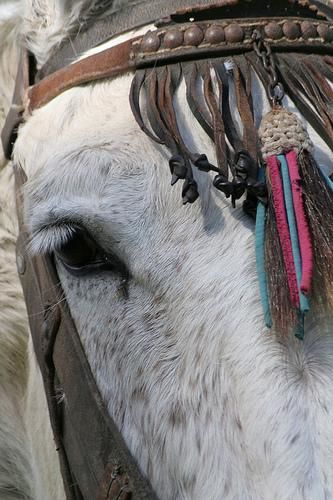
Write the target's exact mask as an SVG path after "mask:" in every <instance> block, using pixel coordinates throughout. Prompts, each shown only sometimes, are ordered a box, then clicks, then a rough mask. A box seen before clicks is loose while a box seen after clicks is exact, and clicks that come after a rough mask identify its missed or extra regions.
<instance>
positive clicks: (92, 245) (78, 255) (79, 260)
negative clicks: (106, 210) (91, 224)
mask: <svg viewBox="0 0 333 500" xmlns="http://www.w3.org/2000/svg"><path fill="white" fill-rule="evenodd" d="M54 253H55V255H56V257H57V258H58V259H59V260H60V261H61V262H62V264H63V265H64V266H65V268H66V269H67V270H68V271H69V272H71V273H72V274H77V275H82V274H87V273H89V272H93V271H103V270H104V271H111V272H114V273H117V274H118V275H120V276H121V277H122V278H125V279H127V278H128V277H129V273H128V270H127V267H126V266H125V264H124V263H123V262H122V261H121V260H120V259H119V257H117V256H116V255H114V254H111V253H106V252H105V251H104V250H102V249H101V247H100V246H99V245H98V244H97V243H96V241H95V240H94V239H93V238H92V237H91V236H90V235H89V233H88V232H87V231H85V230H84V229H83V228H80V227H74V228H73V232H72V234H71V236H70V238H69V239H68V240H67V241H66V243H64V244H63V245H61V246H59V247H58V248H57V249H56V250H55V252H54Z"/></svg>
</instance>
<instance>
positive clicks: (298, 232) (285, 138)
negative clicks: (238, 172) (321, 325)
mask: <svg viewBox="0 0 333 500" xmlns="http://www.w3.org/2000/svg"><path fill="white" fill-rule="evenodd" d="M259 134H260V138H261V142H262V152H263V157H264V159H265V163H266V169H267V186H268V192H269V199H270V202H271V203H272V205H273V208H274V214H275V224H276V228H277V234H278V238H279V244H277V245H276V249H277V250H276V251H278V249H279V248H281V252H282V261H283V265H284V269H285V273H286V276H287V283H288V289H289V290H288V292H289V296H290V302H291V305H292V307H293V308H294V310H295V313H296V315H295V318H296V323H294V324H293V325H290V327H291V329H292V330H293V331H294V334H295V336H296V337H297V338H299V339H302V338H303V337H304V316H305V313H306V312H308V311H309V308H310V304H309V299H308V296H309V294H310V291H311V287H312V278H313V266H314V254H313V242H312V232H311V229H310V226H309V221H308V218H309V217H308V214H307V212H306V204H305V203H304V196H306V193H304V192H303V188H302V172H301V165H300V163H299V161H298V155H299V154H300V152H304V151H308V152H310V151H311V149H312V144H311V142H310V139H309V137H308V135H307V133H306V131H305V129H304V127H303V126H302V124H301V123H300V121H299V120H298V118H297V117H296V115H294V114H293V113H290V112H289V111H287V110H285V109H283V108H281V107H276V108H274V109H273V110H272V111H271V112H270V113H268V114H267V115H266V116H265V117H264V119H263V121H262V124H261V126H260V130H259ZM266 265H267V268H268V266H269V268H270V272H274V269H273V270H272V266H274V262H268V263H267V264H266ZM275 272H277V270H275ZM286 293H287V291H286ZM271 295H272V296H274V297H276V295H277V294H273V293H272V294H271ZM263 306H264V311H266V310H267V305H266V304H265V302H264V301H263ZM270 309H271V311H272V317H273V320H274V318H275V319H277V320H279V319H281V318H279V317H277V316H278V315H279V314H280V311H282V310H283V308H282V305H281V304H278V303H276V304H271V308H270ZM294 321H295V320H294ZM277 323H281V321H277Z"/></svg>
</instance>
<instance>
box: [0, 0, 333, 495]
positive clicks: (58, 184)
mask: <svg viewBox="0 0 333 500" xmlns="http://www.w3.org/2000/svg"><path fill="white" fill-rule="evenodd" d="M34 4H35V5H40V2H34ZM27 5H28V7H27V8H28V10H29V9H31V7H30V6H29V4H28V2H27ZM43 5H44V7H43V8H45V9H46V11H43V12H44V13H45V12H47V13H48V14H49V15H50V17H49V19H51V17H52V16H51V14H52V12H53V9H54V8H55V4H54V3H53V2H51V1H50V2H49V3H48V2H47V1H46V0H45V3H44V4H43ZM82 5H83V4H82ZM81 7H82V6H81ZM57 8H58V7H57ZM35 11H36V9H35ZM35 11H33V10H31V26H33V27H34V28H33V29H32V30H31V32H30V33H31V34H30V36H29V43H30V46H31V47H33V48H35V52H36V53H37V54H38V57H39V62H40V63H42V62H43V61H44V60H45V58H46V57H47V54H48V53H49V51H50V50H51V49H52V45H53V44H54V43H55V42H54V39H52V36H53V35H52V33H56V37H58V38H59V39H60V38H61V36H62V34H63V33H64V32H63V31H62V30H63V29H64V30H67V29H68V26H69V24H68V22H67V21H66V23H64V27H63V28H62V27H61V15H63V14H62V12H63V11H61V9H60V10H59V19H58V18H57V16H55V18H56V20H55V26H53V27H52V26H51V27H50V26H48V27H47V30H50V31H49V32H48V31H46V32H45V34H44V35H41V38H38V37H39V34H38V33H39V29H40V30H42V29H43V27H42V26H38V19H37V18H35V17H34V16H35V13H34V12H35ZM75 15H77V14H75ZM57 19H58V20H57ZM76 19H77V18H76ZM73 22H74V21H73ZM36 23H37V24H36ZM74 24H75V23H74ZM51 25H52V22H51ZM25 29H26V28H25ZM47 33H50V34H49V35H48V34H47ZM43 36H44V37H45V40H44V38H43ZM57 43H58V42H57ZM50 47H51V49H50ZM130 82H131V75H128V76H124V77H122V78H119V79H116V80H114V81H110V82H100V83H96V84H94V85H90V86H84V87H82V88H74V89H71V90H69V91H67V92H65V93H64V94H62V95H61V96H59V97H58V98H56V99H54V100H53V101H52V102H50V103H49V104H48V105H46V106H44V107H43V108H42V109H40V110H38V111H36V112H34V114H33V116H32V117H30V118H29V119H28V120H27V123H26V124H25V125H24V126H23V127H22V128H21V130H20V134H19V138H18V141H17V144H16V147H15V161H17V162H18V163H20V164H21V166H22V167H23V168H24V170H25V171H26V173H27V175H28V178H29V182H28V185H27V187H26V189H25V194H24V196H25V213H26V223H27V224H28V226H29V228H30V230H31V231H32V234H33V241H32V249H33V251H37V252H38V251H42V250H46V249H47V250H49V251H51V250H52V249H54V248H56V247H57V246H58V245H59V241H62V239H63V238H66V235H67V234H68V231H70V224H71V222H75V223H77V224H81V225H82V226H84V227H85V228H86V229H87V230H88V231H89V232H90V234H91V235H92V236H93V237H94V238H95V239H96V241H97V242H98V243H99V244H100V246H101V247H103V248H104V249H105V250H106V251H112V252H114V253H116V254H117V255H118V256H119V257H120V258H121V259H122V260H123V261H124V263H125V264H126V265H127V266H128V268H129V270H130V273H131V278H130V281H129V297H128V299H125V298H124V296H123V295H122V294H121V293H120V289H119V286H120V280H119V278H118V277H117V276H116V275H114V274H112V273H109V272H101V273H96V274H95V275H90V276H86V277H84V278H78V277H73V276H72V275H70V274H69V273H68V272H67V271H66V270H65V269H64V267H63V266H62V265H61V263H60V262H59V263H58V271H59V275H60V279H61V282H62V285H63V287H64V291H65V294H66V297H67V300H68V303H69V306H70V309H71V313H72V316H73V318H74V321H75V322H76V325H77V328H78V331H79V333H80V336H81V339H82V342H83V345H84V347H85V350H86V353H87V356H88V359H89V362H90V364H91V367H92V370H93V373H94V375H95V377H96V381H97V384H98V386H99V389H100V391H101V394H102V396H103V398H104V400H105V401H106V403H107V405H108V409H109V412H110V414H111V415H112V416H113V418H114V419H115V421H116V423H117V425H118V428H119V429H120V431H121V432H122V434H123V436H124V439H125V440H126V442H127V444H128V446H129V448H130V450H131V452H132V454H133V455H134V457H135V458H136V460H137V461H138V464H139V466H140V467H141V469H142V471H143V472H144V473H145V474H147V476H148V477H149V479H150V480H151V482H152V485H153V487H154V488H155V490H156V492H157V493H158V495H159V497H160V498H161V499H166V500H169V499H175V500H176V499H177V500H178V499H187V500H201V499H204V498H205V499H209V500H215V499H216V500H221V499H222V500H231V499H240V500H274V499H276V500H301V499H306V500H324V499H325V500H328V499H331V498H333V470H332V466H331V462H332V455H333V425H332V424H333V337H332V321H331V319H330V318H324V317H316V318H314V319H313V320H310V321H309V323H308V326H307V332H306V337H305V341H304V342H303V343H301V342H299V341H297V340H295V339H293V338H289V339H285V340H284V341H282V340H277V339H276V338H275V337H274V336H273V335H272V334H271V333H270V332H269V331H268V330H267V329H265V327H264V326H263V318H262V311H261V305H260V301H259V296H258V286H257V278H256V272H255V259H254V241H253V224H252V223H251V222H250V221H249V220H248V219H247V217H246V216H245V215H243V214H242V211H241V209H240V208H238V209H236V210H233V209H232V208H231V207H230V204H229V202H228V201H226V200H225V199H224V198H223V196H222V195H220V193H218V192H217V191H216V190H213V188H212V187H211V180H210V179H209V177H208V176H207V175H206V174H202V173H196V178H197V181H198V184H199V190H200V195H201V196H200V199H199V200H198V201H197V202H196V203H195V204H194V205H192V206H185V207H183V206H182V205H181V196H180V191H181V186H178V185H177V186H175V187H174V188H171V187H170V173H169V171H168V161H167V160H168V153H167V152H166V151H165V150H164V149H163V148H161V147H157V146H156V145H155V144H153V143H152V142H151V141H150V140H149V139H148V138H147V137H146V136H145V135H144V134H143V133H142V132H140V130H139V129H138V127H137V125H136V123H135V122H134V119H133V117H132V114H131V111H130V108H129V104H128V93H129V86H130ZM184 102H185V96H184V88H183V87H182V88H181V90H180V93H179V96H178V107H179V112H178V116H179V119H180V120H181V121H182V130H184V133H186V134H187V140H188V141H190V142H191V144H192V145H193V149H195V150H196V151H198V152H206V153H208V154H209V156H210V157H212V156H213V148H212V144H211V143H210V141H209V139H208V138H207V137H206V136H205V135H204V134H203V132H202V131H201V129H200V128H199V126H198V125H197V124H196V123H195V122H194V121H193V118H192V117H191V116H190V114H189V112H188V111H187V106H185V105H184ZM266 105H267V103H266V102H265V100H264V98H263V95H262V90H261V89H259V88H258V91H257V95H256V100H255V109H256V113H257V115H258V117H257V118H258V120H259V117H260V116H261V115H262V114H263V112H264V110H265V106H266ZM312 135H313V137H314V142H315V143H316V144H317V152H316V154H317V158H318V160H319V162H320V163H323V164H324V163H325V161H326V158H327V156H330V153H329V152H328V151H327V150H325V148H324V146H323V143H322V141H321V140H320V139H319V138H318V137H316V136H314V134H313V132H312ZM69 221H70V222H69ZM55 225H56V226H57V228H55ZM59 225H60V227H61V228H62V229H60V230H59ZM56 229H57V230H56ZM8 259H9V257H8ZM12 268H13V265H12V267H11V269H12ZM12 272H13V269H12ZM8 338H11V337H10V335H8ZM22 338H25V337H24V335H23V332H22ZM12 352H14V350H12ZM29 352H30V354H29V357H26V358H25V359H26V363H27V367H28V372H29V379H28V384H27V389H26V390H25V396H26V397H25V399H24V401H25V403H24V405H23V407H22V411H23V412H24V420H25V424H26V427H27V442H28V443H29V445H28V446H25V447H24V448H23V450H24V453H25V454H27V455H28V456H30V457H33V460H31V461H30V462H31V469H32V471H33V474H32V478H31V481H30V483H29V493H28V492H25V493H26V494H27V496H29V494H30V490H31V492H32V493H31V496H32V498H34V499H37V500H42V499H46V498H47V499H48V498H49V499H50V500H51V499H52V500H58V499H59V500H60V499H61V498H62V495H63V493H62V492H61V479H60V477H59V471H57V474H56V473H55V472H54V473H51V472H50V469H51V464H52V465H54V463H55V462H54V455H53V459H52V458H51V459H47V458H46V457H47V453H49V451H45V450H44V449H43V447H42V443H41V434H42V435H43V443H44V442H46V444H48V446H51V444H52V439H51V437H50V433H49V429H48V424H47V420H46V412H45V402H43V400H42V399H40V397H41V381H40V378H39V373H38V370H37V369H36V366H35V361H34V358H33V355H32V353H31V351H29ZM4 366H5V367H6V365H4ZM1 373H2V372H0V374H1ZM22 384H23V386H24V383H23V382H22ZM12 392H13V390H12ZM8 394H10V392H8ZM64 397H65V398H66V395H64ZM34 405H37V407H38V408H41V410H40V411H39V410H38V411H37V412H35V411H34V410H33V408H34ZM43 408H44V409H43ZM5 413H6V414H10V412H9V411H7V412H5ZM36 415H38V416H39V420H38V421H36ZM0 422H1V420H0ZM3 425H6V422H5V423H4V424H3ZM17 426H18V428H19V423H17ZM44 428H45V429H46V431H45V432H46V434H44ZM41 429H43V432H41ZM21 430H22V428H21ZM45 435H46V436H48V438H47V439H45V438H44V436H45ZM20 442H23V437H22V439H21V441H20ZM0 446H1V441H0ZM32 447H33V450H32V451H31V448H32ZM29 453H30V455H29ZM0 465H1V455H0ZM42 465H43V466H42ZM44 466H45V468H43V467H44ZM25 477H26V476H25ZM0 481H1V476H0ZM0 492H1V483H0ZM17 498H20V497H17Z"/></svg>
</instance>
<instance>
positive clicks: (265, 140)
mask: <svg viewBox="0 0 333 500" xmlns="http://www.w3.org/2000/svg"><path fill="white" fill-rule="evenodd" d="M259 136H260V139H261V143H262V154H263V157H264V158H266V157H267V156H271V155H279V154H285V153H288V151H291V150H292V149H293V150H295V151H297V152H300V151H302V150H305V151H309V152H311V151H312V149H313V145H312V142H311V140H310V138H309V135H308V133H307V131H306V130H305V128H304V126H303V124H302V123H301V121H300V120H299V119H298V118H297V116H296V115H295V114H294V113H291V112H290V111H287V110H286V109H283V108H281V109H280V108H279V109H273V110H272V111H270V112H269V113H267V115H265V116H264V118H263V119H262V122H261V125H260V128H259Z"/></svg>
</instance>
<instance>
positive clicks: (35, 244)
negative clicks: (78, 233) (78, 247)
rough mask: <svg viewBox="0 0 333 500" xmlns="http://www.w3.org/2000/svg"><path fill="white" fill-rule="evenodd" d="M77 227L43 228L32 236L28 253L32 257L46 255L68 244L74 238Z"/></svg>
mask: <svg viewBox="0 0 333 500" xmlns="http://www.w3.org/2000/svg"><path fill="white" fill-rule="evenodd" d="M74 232H75V227H74V226H72V225H69V224H65V223H63V224H54V225H51V226H41V227H39V228H38V229H36V230H35V231H34V232H33V233H32V236H31V240H30V242H29V246H28V251H29V253H30V254H31V255H45V254H47V253H52V252H54V251H55V250H56V249H57V248H59V247H60V246H62V245H64V244H66V243H67V242H68V240H69V239H70V238H71V237H72V236H73V234H74Z"/></svg>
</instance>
